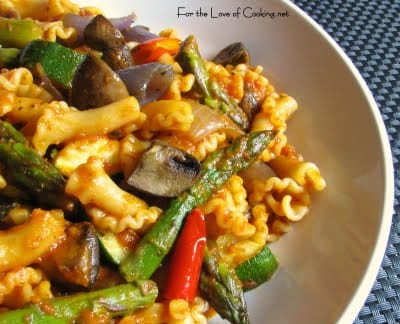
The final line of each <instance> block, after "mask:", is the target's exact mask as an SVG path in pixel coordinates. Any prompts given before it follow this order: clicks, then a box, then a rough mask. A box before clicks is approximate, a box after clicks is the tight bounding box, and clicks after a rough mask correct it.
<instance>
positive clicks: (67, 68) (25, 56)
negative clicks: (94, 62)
mask: <svg viewBox="0 0 400 324" xmlns="http://www.w3.org/2000/svg"><path fill="white" fill-rule="evenodd" d="M86 56H87V55H86V54H82V53H78V52H77V51H74V50H72V49H70V48H67V47H65V46H62V45H60V44H58V43H55V42H48V41H44V40H34V41H32V42H31V43H29V44H28V45H27V46H26V47H25V48H24V49H23V51H22V53H21V56H20V58H19V64H20V65H22V66H25V67H27V68H28V69H30V70H31V71H32V72H35V70H36V66H37V64H40V65H41V67H42V68H43V71H44V72H45V73H46V75H47V76H48V78H49V79H50V80H51V82H53V84H54V86H55V87H56V88H57V89H58V90H60V91H62V92H64V93H67V92H68V91H70V89H71V87H72V80H73V79H74V77H75V73H76V71H77V70H78V68H79V67H80V65H81V64H82V62H83V61H84V60H85V59H86Z"/></svg>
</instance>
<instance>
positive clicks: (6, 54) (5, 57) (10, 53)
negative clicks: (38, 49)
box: [0, 47, 21, 68]
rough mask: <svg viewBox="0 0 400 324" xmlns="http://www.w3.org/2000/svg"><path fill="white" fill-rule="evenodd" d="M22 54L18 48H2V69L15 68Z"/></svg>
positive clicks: (0, 56)
mask: <svg viewBox="0 0 400 324" xmlns="http://www.w3.org/2000/svg"><path fill="white" fill-rule="evenodd" d="M20 53H21V50H19V49H18V48H12V47H0V68H3V67H13V66H15V65H16V64H17V62H18V58H19V54H20Z"/></svg>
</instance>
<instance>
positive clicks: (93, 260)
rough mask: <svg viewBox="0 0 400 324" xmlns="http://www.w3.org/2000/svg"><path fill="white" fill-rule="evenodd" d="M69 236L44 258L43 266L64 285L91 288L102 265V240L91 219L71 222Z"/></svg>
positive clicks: (54, 278)
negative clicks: (99, 240)
mask: <svg viewBox="0 0 400 324" xmlns="http://www.w3.org/2000/svg"><path fill="white" fill-rule="evenodd" d="M66 234H67V237H66V239H65V240H64V241H63V242H62V243H61V244H59V245H58V246H57V247H56V248H55V249H54V250H52V251H51V252H50V254H48V255H47V256H46V257H45V258H43V260H42V262H41V264H40V266H41V268H42V269H43V270H44V272H45V273H46V274H47V275H48V276H49V277H50V278H51V279H52V280H54V281H55V282H57V283H58V284H59V285H61V286H71V285H72V286H73V287H74V288H78V287H81V288H82V287H83V288H90V287H91V286H92V285H93V284H94V283H95V282H96V280H97V277H98V274H99V266H100V251H99V242H98V240H97V236H96V231H95V229H94V228H93V225H92V224H91V223H89V222H81V223H71V224H70V225H69V226H68V228H67V229H66Z"/></svg>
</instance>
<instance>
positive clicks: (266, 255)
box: [235, 245, 279, 291]
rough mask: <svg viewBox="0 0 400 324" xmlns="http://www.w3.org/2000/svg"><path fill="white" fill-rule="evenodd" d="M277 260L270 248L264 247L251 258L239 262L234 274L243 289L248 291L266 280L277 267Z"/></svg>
mask: <svg viewBox="0 0 400 324" xmlns="http://www.w3.org/2000/svg"><path fill="white" fill-rule="evenodd" d="M278 265H279V264H278V261H277V260H276V258H275V256H274V255H273V254H272V252H271V250H270V248H269V247H268V246H267V245H265V246H264V248H263V249H262V250H261V251H260V252H259V253H258V254H257V255H255V256H254V257H252V258H251V259H249V260H247V261H245V262H243V263H241V264H239V265H238V266H237V267H236V268H235V271H236V274H237V276H238V278H239V279H240V281H241V282H242V284H243V290H244V291H248V290H251V289H254V288H256V287H258V286H259V285H261V284H262V283H264V282H266V281H268V280H269V279H270V278H271V277H272V275H273V274H274V273H275V271H276V270H277V269H278Z"/></svg>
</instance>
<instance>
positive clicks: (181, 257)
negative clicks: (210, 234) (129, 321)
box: [163, 208, 206, 301]
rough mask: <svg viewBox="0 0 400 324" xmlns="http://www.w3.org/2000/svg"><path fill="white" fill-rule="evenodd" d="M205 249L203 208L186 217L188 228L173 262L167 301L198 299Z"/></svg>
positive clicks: (168, 283) (180, 235)
mask: <svg viewBox="0 0 400 324" xmlns="http://www.w3.org/2000/svg"><path fill="white" fill-rule="evenodd" d="M205 246H206V223H205V219H204V215H203V213H202V211H201V210H200V209H199V208H195V209H193V210H192V212H191V213H190V214H189V215H188V216H187V217H186V221H185V225H184V226H183V229H182V232H181V233H180V234H179V237H178V240H177V241H176V243H175V246H174V250H173V254H172V257H171V259H170V260H169V263H168V276H167V281H166V287H165V290H164V292H163V296H164V298H166V299H169V300H172V299H185V300H188V301H193V300H194V298H195V297H196V295H197V289H198V284H199V279H200V272H201V266H202V263H203V256H204V249H205Z"/></svg>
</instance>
